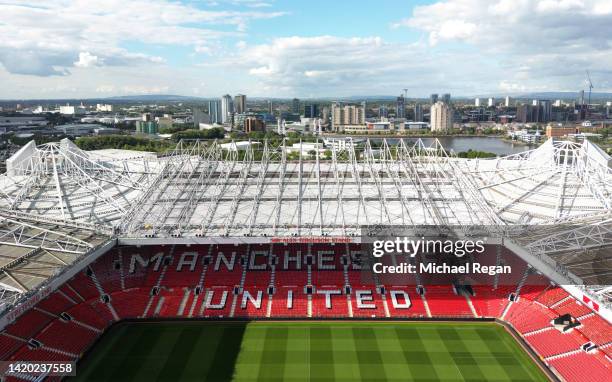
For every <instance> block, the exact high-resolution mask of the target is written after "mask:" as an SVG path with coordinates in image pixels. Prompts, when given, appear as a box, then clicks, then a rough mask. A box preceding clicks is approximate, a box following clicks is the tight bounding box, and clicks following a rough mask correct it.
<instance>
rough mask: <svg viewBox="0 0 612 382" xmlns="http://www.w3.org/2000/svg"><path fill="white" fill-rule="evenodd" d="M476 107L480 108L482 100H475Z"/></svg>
mask: <svg viewBox="0 0 612 382" xmlns="http://www.w3.org/2000/svg"><path fill="white" fill-rule="evenodd" d="M474 106H476V107H479V106H480V98H474Z"/></svg>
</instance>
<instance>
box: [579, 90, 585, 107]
mask: <svg viewBox="0 0 612 382" xmlns="http://www.w3.org/2000/svg"><path fill="white" fill-rule="evenodd" d="M578 104H579V105H584V104H585V102H584V90H581V91H580V93H579V94H578Z"/></svg>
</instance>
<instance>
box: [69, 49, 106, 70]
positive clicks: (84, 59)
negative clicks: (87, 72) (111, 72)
mask: <svg viewBox="0 0 612 382" xmlns="http://www.w3.org/2000/svg"><path fill="white" fill-rule="evenodd" d="M99 62H100V60H99V59H98V56H94V55H93V54H91V53H89V52H81V53H79V60H78V61H76V62H75V63H74V66H76V67H78V68H89V67H90V66H95V65H97V64H98V63H99Z"/></svg>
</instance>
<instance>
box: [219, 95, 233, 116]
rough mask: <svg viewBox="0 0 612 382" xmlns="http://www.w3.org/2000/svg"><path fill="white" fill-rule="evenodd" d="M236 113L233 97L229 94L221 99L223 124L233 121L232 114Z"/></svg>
mask: <svg viewBox="0 0 612 382" xmlns="http://www.w3.org/2000/svg"><path fill="white" fill-rule="evenodd" d="M233 112H234V105H233V102H232V96H231V95H229V94H226V95H224V96H223V97H221V122H222V123H228V122H231V120H232V113H233Z"/></svg>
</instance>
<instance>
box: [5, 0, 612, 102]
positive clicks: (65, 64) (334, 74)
mask: <svg viewBox="0 0 612 382" xmlns="http://www.w3.org/2000/svg"><path fill="white" fill-rule="evenodd" d="M0 8H1V9H2V12H0V33H2V35H3V36H5V38H4V39H3V41H2V42H0V83H2V84H3V86H2V87H1V88H0V99H54V98H63V99H78V98H105V97H112V96H125V95H128V96H129V95H142V94H179V95H183V96H195V97H204V98H218V97H220V96H221V95H223V94H226V93H227V94H233V95H236V94H238V93H241V94H247V95H248V96H249V97H269V98H291V97H299V98H305V99H307V98H317V97H339V98H341V97H349V96H359V95H367V94H376V95H389V96H399V95H400V94H402V92H403V89H404V88H405V89H407V94H408V96H409V98H410V97H419V98H426V97H428V96H429V94H430V93H439V94H444V93H451V94H457V95H458V96H465V97H469V96H476V95H484V94H491V95H503V94H517V93H529V92H548V91H570V92H578V91H580V90H582V89H586V85H585V79H586V70H589V72H590V75H591V78H592V81H593V84H594V89H593V91H594V92H598V93H599V92H610V91H612V80H610V79H611V78H612V67H610V65H609V63H610V62H612V39H611V38H610V36H612V3H610V2H609V1H605V0H584V1H582V0H560V1H554V0H542V1H508V0H500V1H494V2H488V1H482V0H453V1H410V2H409V3H408V4H406V2H402V1H396V0H393V1H391V0H389V1H383V2H377V3H376V4H370V3H364V4H359V6H354V7H350V6H348V5H347V4H346V3H340V4H336V3H329V2H322V1H310V2H308V6H304V4H303V3H298V2H289V1H283V0H279V1H257V0H228V1H214V2H213V1H202V2H192V1H183V2H170V1H165V0H135V1H127V2H119V1H110V2H109V3H108V4H107V5H106V6H105V8H104V9H98V8H96V7H92V6H91V3H90V4H87V3H86V2H74V1H63V0H51V1H48V2H46V3H45V4H44V5H41V4H39V3H38V2H34V1H29V0H25V1H21V2H19V3H18V4H16V3H14V2H7V1H0Z"/></svg>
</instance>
